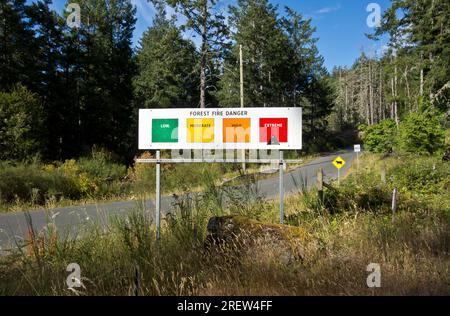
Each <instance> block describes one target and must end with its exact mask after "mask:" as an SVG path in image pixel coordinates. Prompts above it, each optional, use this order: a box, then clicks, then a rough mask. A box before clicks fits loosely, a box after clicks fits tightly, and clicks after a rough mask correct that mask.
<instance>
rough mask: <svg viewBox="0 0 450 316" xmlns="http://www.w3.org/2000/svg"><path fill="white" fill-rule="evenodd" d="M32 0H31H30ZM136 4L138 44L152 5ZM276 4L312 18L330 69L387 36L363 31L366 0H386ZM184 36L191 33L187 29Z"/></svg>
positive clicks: (377, 46) (375, 48)
mask: <svg viewBox="0 0 450 316" xmlns="http://www.w3.org/2000/svg"><path fill="white" fill-rule="evenodd" d="M29 1H32V0H29ZM131 1H132V2H133V4H134V5H136V7H137V18H138V22H137V25H136V30H135V33H134V45H138V42H139V39H140V37H141V35H142V33H143V32H144V31H145V30H146V29H147V28H148V27H149V26H150V25H151V20H152V18H153V16H154V12H155V11H154V9H153V7H152V5H151V4H148V3H147V0H131ZM65 2H66V1H65V0H54V4H53V6H54V8H55V9H56V10H57V11H58V12H61V11H62V10H63V7H64V4H65ZM271 2H272V3H273V4H276V5H278V6H279V9H280V12H281V11H282V10H283V8H284V7H285V6H289V7H291V8H293V9H295V10H296V11H297V12H299V13H301V14H302V15H303V16H304V17H307V18H311V19H312V24H313V26H315V27H316V29H317V30H316V33H315V36H316V37H317V38H319V41H318V44H317V45H318V48H319V51H320V53H321V54H322V56H324V58H325V66H326V67H327V69H328V70H331V69H332V68H333V66H339V65H340V66H351V65H352V64H353V62H354V61H355V59H356V58H357V57H358V56H359V54H360V53H361V52H362V51H364V52H366V53H367V54H368V55H371V56H373V55H374V54H375V53H377V54H378V55H379V54H380V51H381V50H382V48H383V47H384V46H385V45H386V43H387V40H386V39H383V40H381V41H379V42H375V41H371V40H369V39H367V37H366V36H365V33H371V32H372V31H373V29H372V28H370V27H369V26H368V25H367V22H366V19H367V16H368V15H369V14H370V12H367V11H366V8H367V5H368V4H369V3H372V2H375V3H377V4H379V5H380V7H381V11H382V12H383V11H384V10H386V9H387V8H388V7H389V4H390V1H389V0H271ZM234 3H235V0H219V6H220V7H221V8H222V9H224V10H225V9H226V8H227V7H228V5H230V4H234ZM185 36H186V37H187V38H191V39H192V40H194V41H196V39H194V38H193V37H192V34H189V33H186V34H185Z"/></svg>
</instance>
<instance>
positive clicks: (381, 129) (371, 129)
mask: <svg viewBox="0 0 450 316" xmlns="http://www.w3.org/2000/svg"><path fill="white" fill-rule="evenodd" d="M359 130H360V131H361V133H362V140H363V142H364V147H365V149H366V150H368V151H372V152H376V153H390V152H392V151H393V150H394V148H395V138H396V134H397V129H396V124H395V122H394V120H391V119H388V120H383V121H381V122H380V123H379V124H375V125H371V126H367V125H360V127H359Z"/></svg>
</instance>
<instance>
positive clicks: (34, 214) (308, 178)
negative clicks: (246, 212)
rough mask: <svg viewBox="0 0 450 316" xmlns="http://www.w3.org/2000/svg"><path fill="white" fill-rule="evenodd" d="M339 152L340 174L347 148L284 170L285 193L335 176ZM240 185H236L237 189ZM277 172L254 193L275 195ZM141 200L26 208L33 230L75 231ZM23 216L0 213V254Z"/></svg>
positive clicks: (148, 205)
mask: <svg viewBox="0 0 450 316" xmlns="http://www.w3.org/2000/svg"><path fill="white" fill-rule="evenodd" d="M337 155H340V156H341V157H342V158H344V160H345V161H346V162H347V163H346V165H345V166H344V167H343V168H342V169H341V175H344V174H345V173H346V172H347V170H348V168H349V166H350V165H351V163H352V161H353V159H354V158H355V154H354V153H353V151H350V150H343V151H339V152H335V153H332V154H328V155H324V156H322V157H320V158H317V159H315V160H313V161H312V162H310V163H308V164H306V165H304V166H301V167H298V168H296V169H295V170H293V171H290V172H286V173H285V174H284V188H285V192H286V194H292V193H296V192H298V191H299V190H301V187H302V185H306V186H307V187H310V186H311V185H314V183H315V181H316V174H317V170H318V169H319V168H322V169H323V170H324V175H325V180H326V181H327V180H330V179H335V178H337V170H336V168H335V167H334V166H333V165H332V164H331V161H332V160H333V159H334V158H336V156H337ZM239 188H240V187H237V189H239ZM278 188H279V184H278V173H276V174H274V176H273V177H270V178H268V179H264V180H260V181H258V182H257V185H256V188H254V189H256V190H252V192H254V191H257V194H258V195H259V196H261V197H264V198H267V199H270V198H276V197H277V196H278ZM173 202H174V198H173V197H172V196H164V197H162V199H161V211H162V213H163V214H166V213H167V212H169V211H170V209H171V208H172V204H173ZM143 204H145V210H147V211H148V212H150V214H153V212H154V203H153V201H145V203H144V202H143V201H140V202H139V201H125V202H110V203H103V204H90V205H82V206H71V207H62V208H55V209H52V210H35V211H30V212H29V214H30V218H31V221H32V224H33V227H34V229H35V231H36V232H39V231H41V230H43V229H46V227H47V226H48V225H47V224H48V223H49V222H53V223H55V225H56V227H57V229H58V231H60V232H64V233H77V232H79V230H80V228H82V227H85V226H86V225H88V224H89V223H92V222H97V223H100V224H102V225H106V223H107V220H108V217H109V216H115V215H118V216H123V215H126V214H127V213H129V212H130V211H131V210H132V209H135V208H137V207H141V208H142V206H143ZM27 227H28V226H27V220H26V213H25V212H15V213H8V214H0V254H1V253H2V252H3V250H5V249H9V248H15V247H16V243H22V242H23V241H24V240H25V239H26V236H27V232H28V228H27Z"/></svg>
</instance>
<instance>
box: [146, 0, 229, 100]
mask: <svg viewBox="0 0 450 316" xmlns="http://www.w3.org/2000/svg"><path fill="white" fill-rule="evenodd" d="M154 2H155V1H154ZM156 2H158V1H156ZM167 2H168V3H169V4H170V5H171V6H172V7H174V8H175V9H176V10H178V11H179V12H181V13H182V14H183V15H184V16H185V17H186V19H187V22H186V24H185V25H184V27H183V28H184V29H191V30H192V31H194V32H195V33H196V34H197V35H198V36H200V39H201V43H200V69H199V70H200V107H201V108H204V107H206V105H207V103H208V104H210V103H213V104H212V105H215V104H214V103H215V101H214V100H212V99H211V97H210V95H209V94H208V89H210V88H213V87H215V86H216V83H217V81H218V78H217V68H218V60H220V59H221V58H222V57H223V49H224V47H226V45H227V43H226V36H227V33H228V29H227V27H226V25H225V22H224V21H225V17H224V16H223V14H221V13H220V12H218V11H217V10H216V9H217V8H216V5H217V2H218V0H167Z"/></svg>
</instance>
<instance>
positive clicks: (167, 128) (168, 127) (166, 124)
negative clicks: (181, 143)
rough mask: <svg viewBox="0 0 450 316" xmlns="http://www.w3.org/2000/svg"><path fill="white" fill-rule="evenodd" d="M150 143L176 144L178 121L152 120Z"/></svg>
mask: <svg viewBox="0 0 450 316" xmlns="http://www.w3.org/2000/svg"><path fill="white" fill-rule="evenodd" d="M175 129H176V130H175ZM174 130H175V131H174ZM152 142H153V143H178V119H153V120H152Z"/></svg>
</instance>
